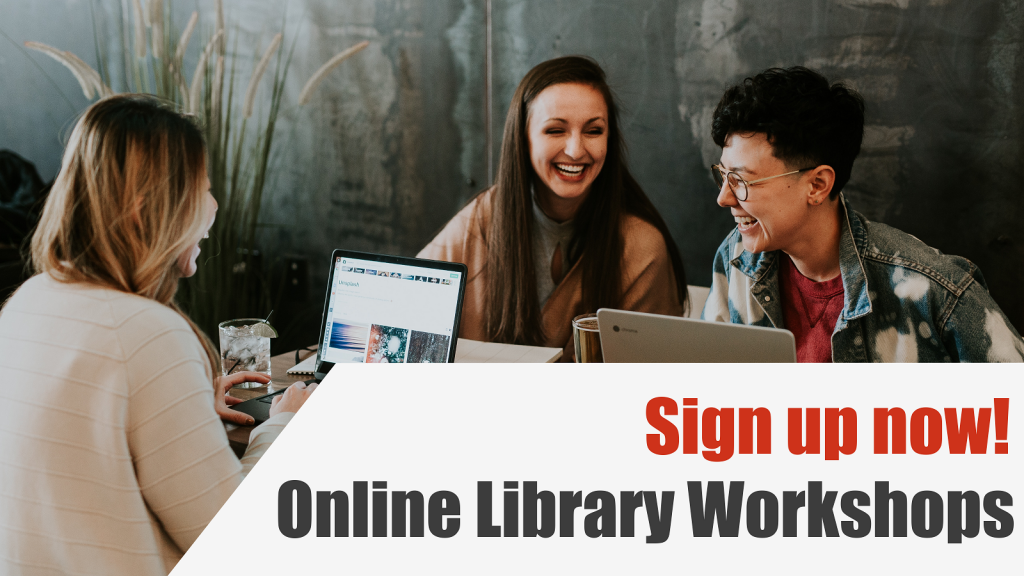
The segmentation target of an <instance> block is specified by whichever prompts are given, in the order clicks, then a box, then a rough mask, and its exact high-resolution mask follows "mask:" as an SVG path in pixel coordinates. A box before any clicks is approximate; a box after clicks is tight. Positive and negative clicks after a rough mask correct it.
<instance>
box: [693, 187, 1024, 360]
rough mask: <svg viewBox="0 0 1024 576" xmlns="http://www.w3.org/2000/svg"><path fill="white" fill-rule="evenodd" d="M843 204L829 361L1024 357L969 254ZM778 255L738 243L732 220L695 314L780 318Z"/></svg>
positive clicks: (762, 320)
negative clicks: (838, 299)
mask: <svg viewBox="0 0 1024 576" xmlns="http://www.w3.org/2000/svg"><path fill="white" fill-rule="evenodd" d="M842 204H843V214H844V216H843V218H842V231H841V236H840V240H839V268H840V271H841V273H842V277H843V290H844V294H843V311H842V312H841V313H840V314H839V319H838V320H837V321H836V327H835V330H834V331H833V332H832V361H833V362H1021V361H1024V342H1022V340H1021V337H1020V335H1019V334H1017V331H1016V330H1015V329H1014V328H1013V326H1012V325H1011V324H1010V322H1009V320H1007V318H1006V316H1005V315H1004V314H1003V312H1002V310H1000V309H999V306H998V305H997V304H996V303H995V301H994V300H992V296H991V295H989V293H988V289H987V288H986V286H985V280H984V278H982V275H981V271H980V270H978V268H977V267H976V266H975V265H974V264H972V263H971V262H970V261H968V260H966V259H964V258H960V257H959V256H949V255H945V254H942V253H941V252H939V251H938V250H936V249H934V248H931V247H929V246H927V245H926V244H924V243H923V242H921V241H920V240H918V239H917V238H914V237H913V236H911V235H909V234H906V233H904V232H900V231H899V230H896V229H895V228H892V227H890V226H886V225H885V224H878V223H875V222H869V221H868V220H867V219H866V218H865V217H864V216H863V215H861V214H859V213H857V212H855V211H853V210H851V209H850V207H849V205H848V204H847V202H846V200H845V199H842ZM778 260H779V253H778V252H763V253H760V254H751V253H750V252H746V251H744V250H743V244H742V241H741V237H740V233H739V230H733V231H732V233H731V234H729V236H727V237H726V239H725V241H724V242H722V245H721V246H720V247H719V248H718V252H717V253H716V254H715V262H714V278H713V280H712V283H711V293H710V295H709V296H708V300H707V303H706V304H705V305H704V311H703V313H702V314H701V317H702V318H703V319H705V320H715V321H718V322H732V323H734V324H751V325H754V326H769V327H776V328H784V327H785V326H784V325H783V313H782V294H781V293H780V291H779V263H778Z"/></svg>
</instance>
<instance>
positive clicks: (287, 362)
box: [224, 350, 316, 458]
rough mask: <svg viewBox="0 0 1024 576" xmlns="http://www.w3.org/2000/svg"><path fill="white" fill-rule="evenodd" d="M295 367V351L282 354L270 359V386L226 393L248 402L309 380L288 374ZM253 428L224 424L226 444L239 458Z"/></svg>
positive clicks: (304, 353)
mask: <svg viewBox="0 0 1024 576" xmlns="http://www.w3.org/2000/svg"><path fill="white" fill-rule="evenodd" d="M315 353H316V352H314V351H312V350H310V351H300V352H299V354H300V356H299V359H300V360H305V359H306V358H308V357H309V356H312V355H313V354H315ZM292 366H295V351H294V350H292V351H291V352H285V353H284V354H278V355H277V356H272V357H271V358H270V373H271V374H272V375H273V376H271V381H270V384H268V385H266V386H260V387H259V388H232V389H231V390H229V391H228V394H230V395H232V396H234V397H235V398H241V399H243V400H249V399H250V398H255V397H257V396H263V395H264V394H270V393H271V392H277V391H278V390H281V389H284V388H287V387H289V386H291V385H292V384H294V383H296V382H302V381H303V380H309V379H310V378H312V376H309V375H304V376H299V375H296V376H292V375H290V374H288V369H289V368H291V367H292ZM253 428H255V426H239V425H237V424H228V423H225V424H224V429H225V430H227V433H228V442H230V443H231V449H232V450H234V451H235V454H238V457H239V458H241V457H242V454H244V453H245V448H246V447H247V446H248V445H249V433H250V432H252V429H253Z"/></svg>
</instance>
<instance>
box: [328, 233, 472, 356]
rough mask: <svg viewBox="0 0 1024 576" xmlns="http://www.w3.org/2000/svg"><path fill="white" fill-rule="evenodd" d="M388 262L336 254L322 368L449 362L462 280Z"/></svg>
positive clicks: (409, 264) (446, 273)
mask: <svg viewBox="0 0 1024 576" xmlns="http://www.w3.org/2000/svg"><path fill="white" fill-rule="evenodd" d="M389 259H390V260H400V261H401V262H402V263H389V262H383V261H377V260H366V259H358V258H352V257H349V256H345V255H341V256H339V255H338V253H337V252H336V253H335V257H334V270H333V273H332V274H331V278H332V280H331V286H330V294H329V295H328V301H327V313H326V314H325V324H324V330H323V341H322V342H320V352H319V355H320V360H321V362H329V363H331V364H347V363H355V362H389V363H390V362H447V361H448V358H449V354H450V352H451V351H452V348H453V345H454V344H455V342H454V338H453V336H456V334H455V333H454V332H453V330H455V329H456V325H455V323H456V321H457V320H458V312H459V309H458V308H459V294H460V288H461V284H462V282H463V281H464V280H465V278H464V274H463V273H462V272H456V271H452V270H444V269H440V268H431V267H426V266H417V265H415V264H416V263H417V261H416V260H413V259H406V258H403V259H395V258H389ZM424 263H426V262H424ZM448 267H451V265H448ZM463 269H464V268H463Z"/></svg>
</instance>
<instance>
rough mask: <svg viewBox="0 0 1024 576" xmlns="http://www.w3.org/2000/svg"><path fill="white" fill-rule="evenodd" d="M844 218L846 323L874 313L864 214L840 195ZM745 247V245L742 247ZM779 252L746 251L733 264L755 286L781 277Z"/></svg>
mask: <svg viewBox="0 0 1024 576" xmlns="http://www.w3.org/2000/svg"><path fill="white" fill-rule="evenodd" d="M839 199H840V201H841V202H842V207H843V217H842V219H841V226H842V228H841V230H840V232H839V271H840V273H841V274H842V277H843V313H842V314H841V315H840V319H842V320H853V319H855V318H860V317H861V316H864V315H866V314H870V313H871V297H870V295H869V289H868V277H867V274H865V272H864V262H863V260H861V256H860V255H861V254H862V253H863V252H864V250H865V249H866V247H867V241H868V230H867V228H866V227H865V226H864V222H862V221H861V218H860V215H859V214H857V213H856V212H854V211H853V210H851V209H850V206H849V204H848V203H847V201H846V197H845V196H844V195H843V194H842V193H840V195H839ZM741 245H742V244H741ZM778 259H779V251H777V250H776V251H772V252H761V253H760V254H751V253H750V252H747V251H746V250H743V251H742V252H740V255H739V256H737V257H735V258H733V259H732V261H731V264H732V265H733V266H734V267H736V269H738V270H739V271H740V272H742V273H743V274H745V275H746V276H748V277H749V278H750V279H751V280H753V281H754V282H755V283H759V282H762V281H764V280H765V279H766V278H768V277H769V275H771V274H778V266H777V261H778Z"/></svg>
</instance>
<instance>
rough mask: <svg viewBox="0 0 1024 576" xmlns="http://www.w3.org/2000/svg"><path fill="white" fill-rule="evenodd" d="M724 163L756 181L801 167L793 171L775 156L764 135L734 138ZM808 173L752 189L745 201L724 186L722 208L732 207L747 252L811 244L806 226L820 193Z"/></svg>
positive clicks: (727, 146) (725, 151)
mask: <svg viewBox="0 0 1024 576" xmlns="http://www.w3.org/2000/svg"><path fill="white" fill-rule="evenodd" d="M720 165H721V166H722V167H723V168H725V169H726V170H729V171H731V172H736V173H738V174H739V175H740V176H742V177H743V179H744V180H746V181H748V182H750V181H753V180H758V179H761V178H768V177H770V176H775V175H778V174H785V173H786V172H790V171H792V170H796V169H798V168H800V167H789V166H787V165H786V163H785V162H783V161H782V160H779V159H778V158H776V157H775V156H774V155H773V154H772V146H771V144H769V143H768V138H767V136H766V135H765V134H763V133H757V132H755V133H747V134H730V135H729V137H728V138H726V141H725V146H724V147H723V148H722V160H721V162H720ZM810 180H811V178H810V177H809V175H808V173H800V174H793V175H792V176H783V177H781V178H774V179H772V180H768V181H767V182H761V183H758V184H754V185H753V186H750V187H749V190H748V193H747V199H746V200H744V201H742V202H741V201H739V200H738V199H737V198H736V195H735V194H734V193H733V192H732V190H731V189H730V188H729V184H728V183H725V184H723V185H722V189H721V190H719V192H718V205H719V206H722V207H723V208H729V211H730V212H731V213H732V215H733V218H735V220H736V227H737V228H739V231H740V234H741V235H742V236H743V248H744V249H745V250H746V251H747V252H751V253H755V254H756V253H758V252H767V251H772V250H782V251H784V252H787V253H790V254H792V251H791V249H792V248H793V247H794V246H796V245H797V244H799V243H801V242H804V241H805V240H807V239H806V238H804V236H806V235H807V233H806V227H805V226H804V225H805V223H806V222H807V221H808V220H809V218H810V211H811V209H812V208H813V206H815V202H819V203H820V201H821V200H820V193H817V194H816V193H815V189H814V186H812V184H811V182H810Z"/></svg>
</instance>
